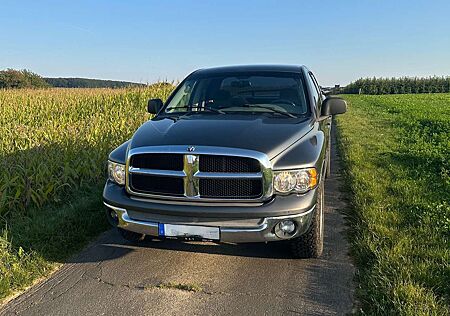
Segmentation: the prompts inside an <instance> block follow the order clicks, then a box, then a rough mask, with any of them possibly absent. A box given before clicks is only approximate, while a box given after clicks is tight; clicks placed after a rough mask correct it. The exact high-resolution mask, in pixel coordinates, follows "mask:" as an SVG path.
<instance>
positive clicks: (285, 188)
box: [273, 168, 317, 194]
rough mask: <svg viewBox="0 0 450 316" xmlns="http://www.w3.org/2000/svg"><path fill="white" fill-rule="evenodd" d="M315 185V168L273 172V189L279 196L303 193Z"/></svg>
mask: <svg viewBox="0 0 450 316" xmlns="http://www.w3.org/2000/svg"><path fill="white" fill-rule="evenodd" d="M316 185H317V170H316V168H308V169H299V170H289V171H275V172H274V177H273V188H274V190H275V192H278V193H281V194H288V193H305V192H307V191H309V190H311V189H314V188H315V187H316Z"/></svg>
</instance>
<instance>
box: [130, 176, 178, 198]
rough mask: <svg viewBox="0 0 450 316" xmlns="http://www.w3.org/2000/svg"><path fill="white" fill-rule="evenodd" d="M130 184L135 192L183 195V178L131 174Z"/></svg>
mask: <svg viewBox="0 0 450 316" xmlns="http://www.w3.org/2000/svg"><path fill="white" fill-rule="evenodd" d="M130 182H131V183H130V186H131V188H132V189H133V190H134V191H136V192H141V193H151V194H167V195H174V196H183V194H184V188H183V179H182V178H174V177H162V176H148V175H142V174H132V175H131V177H130Z"/></svg>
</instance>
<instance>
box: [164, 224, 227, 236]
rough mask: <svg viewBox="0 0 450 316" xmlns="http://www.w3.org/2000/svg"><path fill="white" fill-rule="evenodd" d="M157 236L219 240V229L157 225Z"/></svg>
mask: <svg viewBox="0 0 450 316" xmlns="http://www.w3.org/2000/svg"><path fill="white" fill-rule="evenodd" d="M158 228H159V229H158V230H159V236H162V237H184V238H189V237H191V238H199V239H211V240H219V239H220V232H219V227H208V226H193V225H174V224H162V223H160V224H158Z"/></svg>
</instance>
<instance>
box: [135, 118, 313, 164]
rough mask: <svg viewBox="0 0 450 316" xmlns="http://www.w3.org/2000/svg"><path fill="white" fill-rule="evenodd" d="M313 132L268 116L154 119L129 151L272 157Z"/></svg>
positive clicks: (304, 124) (296, 121) (300, 122)
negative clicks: (233, 151) (218, 150)
mask: <svg viewBox="0 0 450 316" xmlns="http://www.w3.org/2000/svg"><path fill="white" fill-rule="evenodd" d="M311 128H312V125H311V120H310V119H306V120H305V119H304V118H287V117H286V118H285V117H279V118H278V117H273V116H267V115H240V114H226V115H217V114H214V113H211V114H209V113H208V114H194V115H191V116H185V117H182V118H179V119H171V118H155V119H153V120H150V121H148V122H146V123H144V124H143V125H142V126H141V127H140V128H139V129H138V130H137V131H136V133H135V134H134V136H133V138H132V140H131V144H130V148H137V147H143V146H162V145H186V146H218V147H232V148H242V149H250V150H256V151H259V152H262V153H265V154H267V155H268V156H269V159H271V158H273V157H275V156H276V155H277V154H279V153H280V152H282V151H283V150H284V149H286V148H287V147H289V145H291V144H292V143H294V142H295V141H297V140H298V139H300V138H301V137H303V136H304V135H305V134H307V133H308V132H309V131H310V130H311Z"/></svg>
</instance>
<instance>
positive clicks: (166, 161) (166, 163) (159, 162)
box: [130, 154, 183, 171]
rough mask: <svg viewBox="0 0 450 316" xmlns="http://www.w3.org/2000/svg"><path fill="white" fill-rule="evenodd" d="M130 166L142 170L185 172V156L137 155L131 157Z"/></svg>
mask: <svg viewBox="0 0 450 316" xmlns="http://www.w3.org/2000/svg"><path fill="white" fill-rule="evenodd" d="M130 165H131V166H133V167H135V168H142V169H158V170H176V171H181V170H183V155H178V154H137V155H134V156H132V157H131V161H130Z"/></svg>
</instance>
